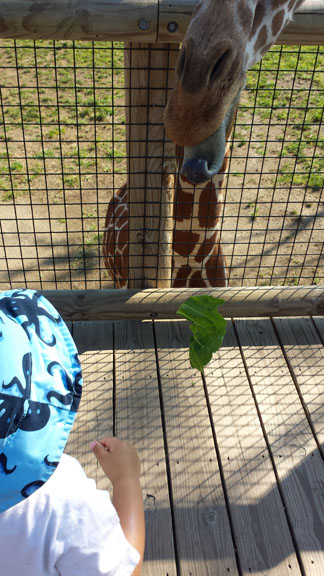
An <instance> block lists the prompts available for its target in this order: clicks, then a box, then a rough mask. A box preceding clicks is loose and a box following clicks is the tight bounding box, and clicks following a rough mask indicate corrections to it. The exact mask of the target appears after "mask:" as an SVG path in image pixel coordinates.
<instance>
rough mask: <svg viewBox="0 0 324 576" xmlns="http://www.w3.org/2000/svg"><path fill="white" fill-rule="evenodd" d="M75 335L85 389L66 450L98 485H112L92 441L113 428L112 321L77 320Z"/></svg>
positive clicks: (108, 434) (74, 329) (101, 486)
mask: <svg viewBox="0 0 324 576" xmlns="http://www.w3.org/2000/svg"><path fill="white" fill-rule="evenodd" d="M73 338H74V341H75V343H76V346H77V349H78V351H79V356H80V361H81V366H82V374H83V391H82V399H81V403H80V407H79V410H78V413H77V417H76V421H75V423H74V426H73V428H72V432H71V434H70V437H69V440H68V443H67V446H66V452H67V453H68V454H71V455H72V456H75V457H76V458H77V459H78V460H79V462H80V463H81V464H82V466H83V467H84V469H85V471H86V473H87V474H88V476H90V477H91V478H94V479H95V480H96V481H97V486H98V488H103V489H107V488H110V486H109V482H108V480H107V478H106V476H105V474H104V473H103V472H102V469H101V467H100V466H99V464H98V462H97V459H96V458H95V457H94V455H93V454H92V452H91V450H90V448H89V444H90V442H91V441H92V440H96V439H100V438H103V437H105V436H111V434H112V431H113V338H112V323H111V322H100V321H97V322H75V323H74V325H73Z"/></svg>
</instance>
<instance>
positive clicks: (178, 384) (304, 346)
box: [67, 317, 324, 576]
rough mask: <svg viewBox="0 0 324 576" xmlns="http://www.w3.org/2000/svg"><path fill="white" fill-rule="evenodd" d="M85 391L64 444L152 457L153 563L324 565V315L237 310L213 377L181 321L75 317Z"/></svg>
mask: <svg viewBox="0 0 324 576" xmlns="http://www.w3.org/2000/svg"><path fill="white" fill-rule="evenodd" d="M72 331H73V336H74V339H75V341H76V343H77V346H78V348H79V351H80V354H81V360H82V364H83V374H84V393H83V400H82V403H81V407H80V411H79V413H78V417H77V422H76V423H75V426H74V430H73V433H72V435H71V437H70V440H69V443H68V446H67V451H68V452H69V453H71V454H73V455H75V456H77V457H78V458H79V460H80V461H81V463H82V464H83V465H84V467H85V469H86V471H87V473H88V474H89V475H92V476H93V477H95V478H97V481H98V484H99V486H100V487H102V488H103V487H107V482H106V481H105V478H104V477H103V475H102V473H101V472H100V469H98V468H97V465H96V461H95V458H94V456H93V455H92V453H91V452H90V450H89V448H88V444H89V442H90V441H91V440H94V439H96V438H98V437H99V438H100V437H103V436H105V435H110V434H112V433H115V434H116V435H117V436H119V437H120V438H122V439H126V440H128V441H130V442H133V443H134V444H135V445H136V447H137V449H138V451H139V453H140V457H141V460H142V487H143V495H144V499H145V509H146V530H147V536H146V554H145V563H144V566H143V575H145V576H176V575H178V576H179V575H181V576H204V575H207V574H208V575H212V576H229V575H232V576H242V575H244V576H245V575H250V574H253V575H258V576H259V575H260V576H261V575H267V576H286V575H287V576H297V575H307V576H323V574H324V463H323V459H324V346H323V342H324V318H323V317H321V318H319V317H318V318H285V319H280V318H276V319H273V320H270V319H261V320H258V319H243V320H242V319H240V320H234V321H229V322H228V331H227V335H226V339H225V342H224V345H223V347H222V349H221V350H220V352H219V354H218V355H216V357H215V359H214V360H213V361H212V363H211V365H210V366H209V367H208V368H207V369H206V377H205V379H204V381H203V380H202V379H201V377H200V376H199V375H198V373H196V372H195V371H193V370H192V369H191V368H190V364H189V360H188V348H187V346H188V344H187V343H188V337H189V331H188V325H187V323H186V322H182V321H156V322H154V323H153V322H151V321H144V322H140V321H134V320H132V321H128V320H123V321H118V322H110V321H101V322H100V321H98V322H74V323H73V325H72Z"/></svg>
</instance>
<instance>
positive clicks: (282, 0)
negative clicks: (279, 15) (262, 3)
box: [271, 0, 296, 10]
mask: <svg viewBox="0 0 324 576" xmlns="http://www.w3.org/2000/svg"><path fill="white" fill-rule="evenodd" d="M295 2H296V0H295ZM283 4H287V0H272V2H271V7H272V10H276V9H277V8H280V6H282V5H283Z"/></svg>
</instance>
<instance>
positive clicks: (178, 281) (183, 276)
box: [172, 265, 191, 288]
mask: <svg viewBox="0 0 324 576" xmlns="http://www.w3.org/2000/svg"><path fill="white" fill-rule="evenodd" d="M190 272H191V268H190V266H187V265H185V266H181V267H180V268H179V269H178V271H177V275H176V278H175V279H174V281H173V283H172V285H173V287H174V288H183V287H184V286H186V281H187V278H188V276H189V274H190Z"/></svg>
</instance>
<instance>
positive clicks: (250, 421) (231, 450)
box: [205, 322, 301, 576]
mask: <svg viewBox="0 0 324 576" xmlns="http://www.w3.org/2000/svg"><path fill="white" fill-rule="evenodd" d="M205 373H206V385H207V390H208V396H209V401H210V406H211V413H212V418H213V426H214V428H215V434H216V438H217V444H218V448H219V452H220V457H221V461H222V467H223V472H224V477H225V482H226V490H227V494H228V499H229V505H230V512H231V516H232V521H233V529H234V535H235V542H236V546H237V549H238V552H239V558H240V567H241V570H242V574H243V575H244V576H245V575H248V574H251V573H252V574H255V575H256V576H261V575H263V574H267V575H268V576H288V575H290V576H295V575H296V576H297V575H299V576H300V574H301V571H300V568H299V564H298V561H297V557H296V553H295V549H294V545H293V541H292V538H291V534H290V530H289V526H288V523H287V519H286V516H285V512H284V508H283V504H282V501H281V497H280V493H279V490H278V486H277V480H276V476H275V473H274V470H273V467H272V462H271V458H270V455H269V452H268V448H267V444H266V441H265V438H264V435H263V431H262V428H261V426H260V420H259V416H258V413H257V409H256V406H255V402H254V399H253V395H252V392H251V389H250V384H249V380H248V377H247V374H246V372H245V367H244V363H243V359H242V357H241V353H240V348H239V346H238V342H237V338H236V335H235V332H234V329H233V326H232V324H231V323H230V322H228V326H227V333H226V337H225V340H224V343H223V346H222V348H221V349H220V351H219V352H218V354H216V355H215V357H214V358H213V360H212V361H211V363H210V364H209V366H208V367H207V368H206V370H205ZM274 526H276V529H275V530H274Z"/></svg>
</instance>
